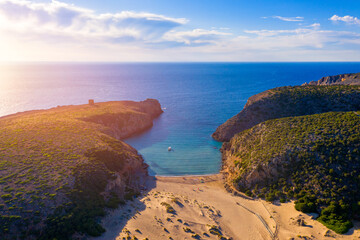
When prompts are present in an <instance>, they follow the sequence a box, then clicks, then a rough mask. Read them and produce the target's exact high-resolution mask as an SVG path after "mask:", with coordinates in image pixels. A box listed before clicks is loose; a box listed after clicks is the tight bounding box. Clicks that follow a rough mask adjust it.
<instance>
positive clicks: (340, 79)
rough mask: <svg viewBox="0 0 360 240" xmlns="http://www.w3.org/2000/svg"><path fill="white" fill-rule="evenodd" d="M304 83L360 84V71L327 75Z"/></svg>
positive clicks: (319, 84) (321, 84) (318, 84)
mask: <svg viewBox="0 0 360 240" xmlns="http://www.w3.org/2000/svg"><path fill="white" fill-rule="evenodd" d="M303 85H317V86H323V85H360V73H347V74H340V75H335V76H327V77H323V78H321V79H319V80H318V81H311V82H309V83H304V84H303Z"/></svg>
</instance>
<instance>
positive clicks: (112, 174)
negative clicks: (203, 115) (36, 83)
mask: <svg viewBox="0 0 360 240" xmlns="http://www.w3.org/2000/svg"><path fill="white" fill-rule="evenodd" d="M161 113H162V110H161V107H160V104H159V102H158V101H157V100H154V99H147V100H145V101H142V102H131V101H122V102H104V103H95V104H93V105H89V104H86V105H78V106H63V107H56V108H52V109H49V110H38V111H28V112H23V113H18V114H13V115H9V116H5V117H2V118H0V128H1V131H0V154H1V158H0V176H1V177H0V186H1V188H0V236H2V237H3V238H4V239H10V238H12V237H15V239H16V238H18V239H22V238H26V239H55V238H56V239H69V238H82V237H84V236H89V235H92V236H98V235H101V234H102V233H103V232H104V231H105V229H104V228H103V227H102V226H101V225H100V224H99V221H98V220H99V218H100V217H102V216H104V215H105V213H106V209H112V208H116V207H117V206H118V205H119V204H120V203H122V202H124V201H125V200H126V199H131V198H132V197H133V196H134V195H137V194H139V192H140V191H141V190H142V189H143V188H144V185H145V179H146V177H147V174H148V172H147V167H148V166H147V164H145V163H144V161H143V159H142V157H141V156H140V155H139V154H138V153H137V151H136V150H135V149H134V148H132V147H131V146H129V145H128V144H126V143H124V142H123V141H121V140H122V139H124V138H125V137H128V136H131V135H133V134H137V133H140V132H142V131H144V130H146V129H148V128H150V127H151V126H152V124H153V119H154V118H156V117H157V116H159V115H160V114H161Z"/></svg>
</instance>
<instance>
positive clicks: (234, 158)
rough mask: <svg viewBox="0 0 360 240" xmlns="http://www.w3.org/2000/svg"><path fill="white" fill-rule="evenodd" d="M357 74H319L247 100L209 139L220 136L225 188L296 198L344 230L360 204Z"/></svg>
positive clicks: (271, 198) (298, 203) (322, 219)
mask: <svg viewBox="0 0 360 240" xmlns="http://www.w3.org/2000/svg"><path fill="white" fill-rule="evenodd" d="M359 76H360V74H359V73H357V74H342V75H337V76H331V77H325V78H322V79H320V80H319V81H317V82H310V83H309V84H304V85H303V86H296V87H280V88H275V89H271V90H267V91H265V92H262V93H259V94H257V95H255V96H252V97H250V98H249V100H248V102H247V103H246V105H245V107H244V109H243V110H242V111H241V112H240V113H239V114H237V115H236V116H234V117H232V118H231V119H229V120H228V121H226V122H225V123H224V124H223V125H221V126H220V127H219V128H218V129H217V130H216V132H215V133H214V134H213V137H214V138H215V139H217V140H220V141H224V142H225V143H224V144H223V147H222V149H221V150H222V153H223V173H224V174H225V176H226V179H227V180H226V181H227V183H226V184H227V185H228V188H229V189H231V188H234V189H237V190H240V191H242V192H245V193H246V194H247V195H248V196H251V197H258V198H265V199H266V200H268V201H274V200H280V202H287V201H289V200H291V199H294V200H296V202H295V207H296V209H297V210H299V211H303V212H306V213H319V214H320V217H319V218H318V220H319V221H320V222H321V223H323V224H324V225H325V226H327V227H328V228H330V229H332V230H334V231H335V232H337V233H345V232H347V231H348V229H350V228H351V227H352V226H353V225H352V222H351V220H352V219H358V218H359V217H360V216H359V214H358V213H359V210H360V204H359V203H360V152H359V150H360V86H359V83H360V78H359Z"/></svg>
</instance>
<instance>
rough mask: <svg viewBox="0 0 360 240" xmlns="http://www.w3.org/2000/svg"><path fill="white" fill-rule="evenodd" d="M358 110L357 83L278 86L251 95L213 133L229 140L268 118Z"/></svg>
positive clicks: (359, 98) (359, 89)
mask: <svg viewBox="0 0 360 240" xmlns="http://www.w3.org/2000/svg"><path fill="white" fill-rule="evenodd" d="M359 109H360V87H359V86H346V85H333V86H297V87H280V88H275V89H271V90H267V91H265V92H262V93H259V94H257V95H254V96H252V97H250V98H249V99H248V101H247V103H246V105H245V107H244V109H243V110H242V111H241V112H240V113H239V114H237V115H235V116H234V117H232V118H230V119H229V120H227V121H226V122H225V123H223V124H222V125H220V126H219V127H218V128H217V129H216V131H215V132H214V133H213V135H212V136H213V138H214V139H215V140H218V141H222V142H224V141H230V139H231V138H232V137H233V136H234V135H235V134H236V133H239V132H241V131H244V130H246V129H249V128H251V127H253V126H255V125H256V124H259V123H261V122H264V121H266V120H269V119H276V118H283V117H291V116H302V115H309V114H316V113H324V112H330V111H354V110H359Z"/></svg>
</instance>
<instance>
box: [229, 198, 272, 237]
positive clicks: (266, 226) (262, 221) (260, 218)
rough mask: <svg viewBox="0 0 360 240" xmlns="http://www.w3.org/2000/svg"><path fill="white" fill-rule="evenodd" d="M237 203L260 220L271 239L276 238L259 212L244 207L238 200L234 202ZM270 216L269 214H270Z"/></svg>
mask: <svg viewBox="0 0 360 240" xmlns="http://www.w3.org/2000/svg"><path fill="white" fill-rule="evenodd" d="M236 204H237V205H239V206H241V207H243V208H244V209H246V210H247V211H249V212H250V213H252V214H254V215H255V216H256V217H257V218H258V219H259V220H260V221H261V223H262V224H263V225H264V226H265V228H266V230H267V231H268V232H269V234H270V236H271V239H276V235H275V234H274V233H273V232H272V231H271V229H270V227H269V225H268V224H267V223H266V222H265V220H264V218H263V217H261V216H260V215H259V214H257V213H256V212H254V211H252V210H250V209H249V208H247V207H245V206H244V205H242V204H241V203H239V202H236ZM270 216H271V215H270Z"/></svg>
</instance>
